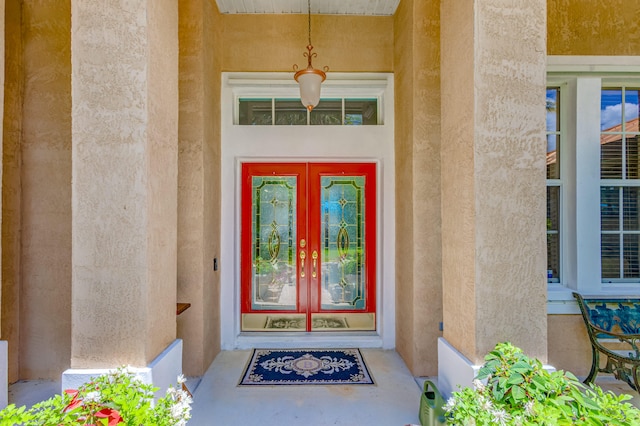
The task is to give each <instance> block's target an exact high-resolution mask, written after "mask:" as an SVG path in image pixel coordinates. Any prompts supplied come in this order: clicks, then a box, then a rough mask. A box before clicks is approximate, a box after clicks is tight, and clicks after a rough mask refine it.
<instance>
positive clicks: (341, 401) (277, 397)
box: [9, 349, 640, 426]
mask: <svg viewBox="0 0 640 426" xmlns="http://www.w3.org/2000/svg"><path fill="white" fill-rule="evenodd" d="M362 354H363V356H364V358H365V361H366V363H367V366H368V367H369V369H370V372H371V374H372V376H373V378H374V380H375V381H376V385H375V386H367V385H354V386H339V385H332V386H275V387H265V388H252V387H238V386H237V384H238V381H239V380H240V375H241V374H242V372H243V371H244V368H245V365H246V363H247V361H248V359H249V355H250V351H225V352H221V353H220V354H219V355H218V357H217V358H216V359H215V361H214V362H213V363H212V364H211V367H209V369H208V370H207V372H206V373H205V375H204V376H203V377H201V378H195V379H190V380H189V381H187V386H188V387H189V389H190V390H191V391H192V393H193V397H194V398H193V399H194V402H193V406H192V407H193V411H192V418H191V420H190V421H189V425H190V426H199V425H206V426H218V425H220V426H231V425H249V426H250V425H260V426H270V425H278V426H295V425H314V426H323V425H346V426H356V425H380V426H396V425H397V426H404V425H408V424H419V420H418V409H419V404H420V392H421V385H422V383H423V382H424V379H423V378H417V379H416V378H414V377H413V376H412V375H411V373H410V372H409V370H408V369H407V367H406V366H405V364H404V362H403V361H402V359H401V358H400V356H399V355H398V354H397V353H396V352H395V351H383V350H379V349H362ZM596 383H597V384H598V385H599V386H601V387H602V388H603V389H605V390H611V391H613V392H614V393H616V394H620V393H626V394H629V395H632V396H633V400H631V403H632V404H634V405H635V406H636V407H640V395H638V393H637V392H633V391H632V390H631V388H629V386H627V385H626V384H625V383H623V382H620V381H617V380H615V379H613V378H612V377H608V376H603V375H601V376H600V377H599V378H598V380H597V382H596ZM57 392H60V383H59V382H53V381H21V382H18V383H15V384H13V385H11V386H10V387H9V402H10V403H15V404H16V405H18V406H21V405H27V406H30V405H33V404H34V403H36V402H39V401H42V400H44V399H47V398H49V397H51V396H52V395H54V394H55V393H57Z"/></svg>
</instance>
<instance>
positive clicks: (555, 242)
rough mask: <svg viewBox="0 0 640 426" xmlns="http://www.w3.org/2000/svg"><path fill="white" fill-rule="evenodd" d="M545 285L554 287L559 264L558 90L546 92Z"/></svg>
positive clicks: (559, 137)
mask: <svg viewBox="0 0 640 426" xmlns="http://www.w3.org/2000/svg"><path fill="white" fill-rule="evenodd" d="M546 108H547V282H550V283H557V282H559V281H560V276H561V263H560V211H561V205H560V194H561V191H562V180H561V170H560V144H561V133H560V132H561V122H560V88H559V87H548V88H547V107H546Z"/></svg>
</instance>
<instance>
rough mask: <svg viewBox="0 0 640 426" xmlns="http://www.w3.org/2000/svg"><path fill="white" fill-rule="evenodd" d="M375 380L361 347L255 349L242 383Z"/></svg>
mask: <svg viewBox="0 0 640 426" xmlns="http://www.w3.org/2000/svg"><path fill="white" fill-rule="evenodd" d="M373 384H375V383H374V381H373V378H372V377H371V374H369V370H368V369H367V366H366V365H365V363H364V358H363V357H362V354H361V353H360V350H359V349H254V350H253V353H252V354H251V358H250V359H249V363H248V364H247V368H246V369H245V370H244V373H243V374H242V379H241V380H240V383H239V384H238V385H239V386H256V385H257V386H274V385H373Z"/></svg>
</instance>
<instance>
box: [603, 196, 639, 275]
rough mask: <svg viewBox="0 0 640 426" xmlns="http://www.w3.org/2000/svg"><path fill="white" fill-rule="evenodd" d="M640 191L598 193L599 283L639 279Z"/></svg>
mask: <svg viewBox="0 0 640 426" xmlns="http://www.w3.org/2000/svg"><path fill="white" fill-rule="evenodd" d="M639 199H640V187H627V186H605V187H602V188H601V189H600V218H601V219H600V223H601V229H602V236H601V247H600V250H601V255H602V279H603V280H604V281H606V280H612V279H625V280H629V279H634V280H635V279H637V278H640V250H639V247H640V244H639V242H640V215H639V213H638V202H639Z"/></svg>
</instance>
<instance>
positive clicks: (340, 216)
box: [320, 176, 367, 310]
mask: <svg viewBox="0 0 640 426" xmlns="http://www.w3.org/2000/svg"><path fill="white" fill-rule="evenodd" d="M320 186H321V203H320V205H321V207H320V208H321V209H322V211H321V235H320V237H321V246H320V247H321V250H322V289H321V292H322V296H321V303H322V309H333V310H363V309H365V306H366V297H367V295H366V294H365V288H366V287H365V286H366V282H365V280H366V274H365V262H366V259H365V250H364V249H365V214H364V212H365V196H364V194H365V192H364V187H365V178H364V177H363V176H323V177H322V178H321V180H320Z"/></svg>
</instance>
